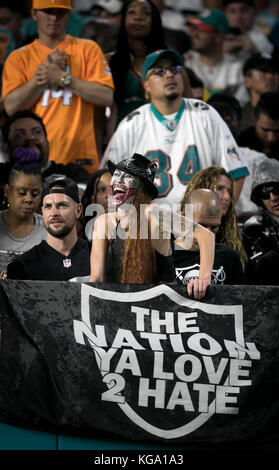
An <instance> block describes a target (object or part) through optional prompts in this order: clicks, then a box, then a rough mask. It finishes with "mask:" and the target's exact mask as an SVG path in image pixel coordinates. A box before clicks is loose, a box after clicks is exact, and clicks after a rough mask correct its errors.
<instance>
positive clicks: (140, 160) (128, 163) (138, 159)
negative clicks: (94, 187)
mask: <svg viewBox="0 0 279 470" xmlns="http://www.w3.org/2000/svg"><path fill="white" fill-rule="evenodd" d="M108 168H109V171H110V173H111V175H113V173H114V172H115V170H116V169H118V170H121V171H124V172H125V173H128V174H129V175H133V176H138V177H139V178H140V179H141V181H142V182H143V184H144V187H145V188H146V189H147V191H148V192H149V193H150V195H151V196H152V199H155V198H156V197H157V196H158V189H157V187H156V186H155V184H154V183H153V181H154V178H155V173H156V168H157V165H156V163H152V162H150V160H148V159H147V158H145V157H144V156H143V155H140V154H139V153H134V155H133V156H132V157H130V158H125V160H121V162H119V163H116V164H115V163H113V162H112V161H111V160H109V161H108Z"/></svg>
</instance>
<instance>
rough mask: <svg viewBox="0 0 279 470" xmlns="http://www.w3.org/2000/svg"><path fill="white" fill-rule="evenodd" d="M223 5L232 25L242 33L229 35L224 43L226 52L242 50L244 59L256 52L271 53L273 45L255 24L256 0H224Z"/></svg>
mask: <svg viewBox="0 0 279 470" xmlns="http://www.w3.org/2000/svg"><path fill="white" fill-rule="evenodd" d="M223 5H224V12H225V14H226V16H227V18H228V22H229V25H230V27H231V28H239V30H240V31H239V32H240V34H231V35H230V36H228V39H229V40H227V41H225V44H224V46H225V52H226V53H234V52H237V53H239V51H241V54H242V57H243V58H244V59H247V57H249V55H251V54H255V53H256V52H263V53H266V54H271V53H272V51H273V45H272V44H271V42H269V40H268V39H267V37H266V36H265V35H264V33H263V32H262V30H261V29H260V28H259V27H258V26H257V25H256V24H255V16H256V9H255V3H254V0H223ZM243 53H244V54H243Z"/></svg>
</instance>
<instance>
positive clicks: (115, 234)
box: [90, 153, 215, 299]
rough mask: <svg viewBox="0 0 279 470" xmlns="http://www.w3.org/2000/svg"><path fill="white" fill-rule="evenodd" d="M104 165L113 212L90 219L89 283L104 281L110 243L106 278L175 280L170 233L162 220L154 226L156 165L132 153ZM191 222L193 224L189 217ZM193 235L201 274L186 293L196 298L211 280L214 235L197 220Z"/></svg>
mask: <svg viewBox="0 0 279 470" xmlns="http://www.w3.org/2000/svg"><path fill="white" fill-rule="evenodd" d="M108 166H109V170H110V172H111V174H112V178H111V182H110V198H109V202H110V205H111V206H115V208H116V211H115V212H108V213H107V214H103V215H101V216H99V217H98V218H97V220H96V222H95V224H94V231H93V244H92V251H91V275H90V282H105V281H107V274H106V256H107V251H108V246H109V245H110V246H111V249H112V271H113V277H112V279H108V280H109V281H111V282H121V283H129V284H152V283H158V282H165V283H168V282H174V279H175V275H174V265H173V259H172V255H171V245H170V237H169V236H168V237H166V236H165V233H163V228H162V224H161V225H158V219H157V218H156V217H154V215H153V214H154V212H153V209H154V205H153V204H151V201H152V199H155V198H156V197H157V196H158V190H157V187H156V186H155V184H154V183H153V181H154V177H155V172H156V164H154V163H151V162H150V161H149V160H148V159H147V158H145V157H143V156H142V155H140V154H137V153H135V154H134V155H133V156H132V157H131V158H127V159H125V160H122V161H121V162H119V163H118V164H114V163H113V162H111V161H109V162H108ZM185 220H186V221H187V219H185ZM190 224H191V227H192V221H189V225H190ZM144 229H146V230H144ZM164 229H165V227H164ZM170 232H171V230H169V235H170ZM193 238H194V239H196V240H197V241H198V243H199V247H200V252H201V268H200V277H199V279H196V280H193V281H191V282H190V283H189V284H188V286H187V290H188V295H190V296H192V295H193V296H194V297H195V298H196V299H200V298H202V297H203V296H204V295H205V292H206V288H207V286H208V285H209V284H210V279H211V270H212V266H213V259H214V243H215V240H214V235H213V234H212V233H211V232H209V230H207V229H205V228H204V227H202V226H200V225H198V224H194V225H193Z"/></svg>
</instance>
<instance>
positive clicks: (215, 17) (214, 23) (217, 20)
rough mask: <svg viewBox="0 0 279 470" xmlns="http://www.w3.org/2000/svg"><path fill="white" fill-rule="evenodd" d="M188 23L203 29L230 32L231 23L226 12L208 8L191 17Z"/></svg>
mask: <svg viewBox="0 0 279 470" xmlns="http://www.w3.org/2000/svg"><path fill="white" fill-rule="evenodd" d="M187 24H189V25H192V26H195V27H196V28H197V29H200V30H201V31H214V30H215V31H219V32H221V33H228V32H229V23H228V20H227V17H226V15H225V13H223V12H222V11H220V10H214V9H206V10H204V11H203V12H202V13H201V15H200V16H198V17H197V18H190V19H189V20H188V21H187Z"/></svg>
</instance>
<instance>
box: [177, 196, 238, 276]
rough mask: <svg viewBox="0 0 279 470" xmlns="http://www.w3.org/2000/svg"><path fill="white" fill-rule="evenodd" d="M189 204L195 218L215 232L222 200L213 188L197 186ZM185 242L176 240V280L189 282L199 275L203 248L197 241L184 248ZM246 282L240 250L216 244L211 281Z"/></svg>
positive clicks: (220, 217)
mask: <svg viewBox="0 0 279 470" xmlns="http://www.w3.org/2000/svg"><path fill="white" fill-rule="evenodd" d="M186 204H191V205H192V208H193V221H194V222H196V223H198V224H199V225H202V226H203V227H205V228H207V229H208V230H210V231H211V232H213V233H214V234H215V235H216V233H217V232H218V229H219V227H220V225H221V219H222V203H221V199H220V197H219V196H218V194H217V193H215V192H214V191H211V190H210V189H195V190H194V191H193V192H192V193H191V194H190V195H189V196H188V198H187V199H186ZM183 215H184V214H183ZM183 242H184V240H183V239H179V238H178V239H176V240H175V242H174V243H173V247H172V252H173V259H174V266H175V274H176V281H177V282H178V283H179V284H183V285H187V284H188V283H189V282H190V281H191V280H192V279H195V278H197V277H198V276H199V269H200V251H199V247H198V245H197V244H196V243H195V242H194V243H193V245H192V247H191V248H190V249H188V250H185V249H183ZM243 281H244V275H243V269H242V265H241V261H240V256H239V253H238V252H237V251H235V250H234V249H233V248H230V247H229V246H225V245H221V244H220V243H216V244H215V255H214V264H213V269H212V273H211V284H231V285H235V284H237V285H239V284H243Z"/></svg>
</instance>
